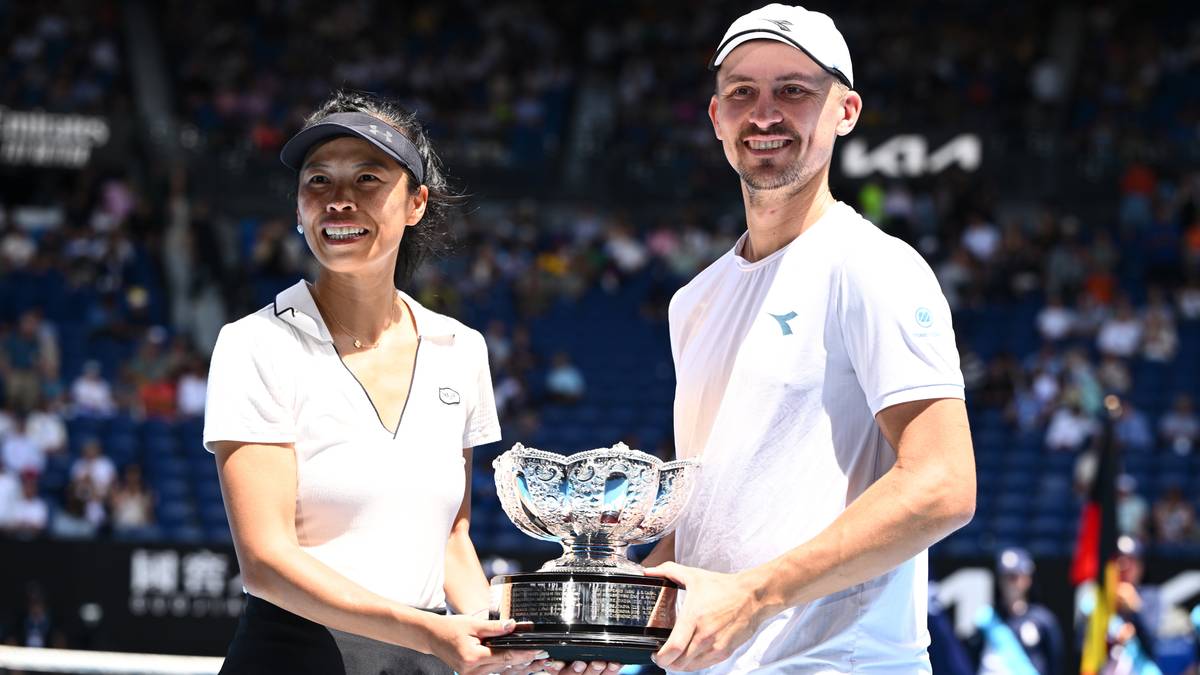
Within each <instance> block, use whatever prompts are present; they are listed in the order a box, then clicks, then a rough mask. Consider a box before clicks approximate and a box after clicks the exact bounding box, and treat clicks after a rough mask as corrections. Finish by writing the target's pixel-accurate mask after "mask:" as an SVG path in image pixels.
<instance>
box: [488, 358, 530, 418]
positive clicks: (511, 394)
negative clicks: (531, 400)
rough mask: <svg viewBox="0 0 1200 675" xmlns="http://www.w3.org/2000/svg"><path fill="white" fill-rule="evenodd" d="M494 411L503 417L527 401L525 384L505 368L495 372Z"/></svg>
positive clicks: (524, 404)
mask: <svg viewBox="0 0 1200 675" xmlns="http://www.w3.org/2000/svg"><path fill="white" fill-rule="evenodd" d="M495 382H496V385H495V389H496V412H497V413H498V414H499V415H500V416H501V418H503V417H504V416H505V415H508V414H512V413H515V412H517V411H519V410H521V409H523V408H524V407H525V406H526V404H527V403H528V400H527V396H526V392H525V385H524V384H523V383H522V382H521V379H520V378H519V377H517V376H516V375H514V374H513V373H512V372H511V371H509V370H508V369H507V368H501V369H500V370H499V371H498V372H497V373H496V378H495Z"/></svg>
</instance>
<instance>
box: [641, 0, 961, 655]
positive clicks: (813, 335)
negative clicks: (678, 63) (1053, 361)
mask: <svg viewBox="0 0 1200 675" xmlns="http://www.w3.org/2000/svg"><path fill="white" fill-rule="evenodd" d="M712 67H713V68H716V69H717V79H716V93H715V95H714V96H713V97H712V100H711V102H710V103H709V116H710V118H711V120H712V124H713V130H714V132H715V134H716V137H717V138H718V139H719V140H720V141H721V143H722V146H723V148H724V151H725V156H726V158H727V159H728V161H729V163H730V164H731V165H732V167H733V168H734V170H735V171H736V172H737V174H738V175H739V177H740V178H741V187H742V196H743V200H744V202H745V208H746V222H747V229H748V232H747V233H746V234H745V235H743V236H742V238H741V239H740V240H739V241H738V242H737V244H736V245H735V247H734V248H733V250H732V251H730V252H729V253H727V254H726V255H725V256H723V257H722V258H720V259H719V260H717V261H716V262H715V263H713V264H712V265H711V266H710V267H709V268H708V269H706V270H704V271H703V272H701V273H700V274H699V275H697V277H696V278H695V279H694V280H692V281H691V282H690V283H689V284H688V285H687V286H686V287H684V288H683V289H681V290H680V291H679V292H678V293H677V294H676V295H675V297H674V299H673V300H672V302H671V308H670V327H671V342H672V350H673V355H674V359H675V367H676V375H677V380H678V382H677V389H676V399H675V439H676V448H677V452H678V454H679V455H680V456H681V457H700V458H701V459H702V461H703V469H702V471H701V477H700V479H699V483H698V484H697V487H696V489H695V492H694V494H693V498H692V501H691V503H690V504H689V506H688V509H687V512H686V513H685V514H684V515H683V517H682V518H681V520H680V524H679V527H678V530H677V531H676V533H675V534H674V535H673V536H671V537H669V538H667V539H666V540H665V541H664V542H663V543H662V544H661V545H660V546H658V547H657V548H656V549H655V550H654V551H653V552H652V553H651V555H650V556H649V557H648V558H647V563H648V564H649V565H655V564H658V565H659V566H658V567H657V568H655V569H652V570H650V573H651V574H654V575H658V576H664V577H668V578H671V579H673V580H675V581H677V582H679V583H681V584H682V585H684V586H685V587H686V588H687V592H686V596H685V599H684V602H683V604H682V606H681V608H680V613H679V617H678V620H677V622H676V624H675V628H674V630H673V632H672V634H671V637H670V638H669V639H668V641H667V643H666V644H665V645H664V646H663V647H662V649H661V650H660V651H659V652H658V653H657V655H656V660H657V662H658V664H659V665H660V666H662V667H664V668H666V669H667V670H671V671H683V670H688V671H691V670H700V669H710V671H711V672H714V673H727V672H748V671H751V670H754V671H756V672H787V673H828V672H855V673H904V674H906V675H910V674H911V673H916V672H929V670H930V666H929V657H928V654H927V651H926V650H927V645H928V642H929V638H928V632H927V629H926V619H925V614H926V602H927V595H926V586H927V583H928V582H927V576H928V573H927V567H928V564H927V558H926V549H927V548H928V547H929V545H930V544H933V543H934V542H936V541H938V540H939V539H941V538H943V537H945V536H946V535H947V534H949V533H950V532H952V531H954V530H955V529H957V528H958V527H960V526H962V525H963V524H964V523H966V522H967V521H969V520H970V518H971V516H972V514H973V512H974V495H975V467H974V460H973V456H972V449H971V438H970V431H969V429H968V426H967V415H966V409H965V406H964V404H963V400H962V399H963V379H962V374H961V372H960V370H959V361H958V353H957V351H956V349H955V343H954V333H953V330H952V328H951V324H950V310H949V307H948V306H947V303H946V300H945V298H944V297H943V295H942V293H941V290H940V289H939V288H938V285H937V281H936V280H935V278H934V276H933V273H932V272H931V270H930V269H929V266H928V265H927V264H926V263H925V261H924V260H922V259H921V258H920V256H919V255H918V254H917V253H916V252H915V251H913V250H912V249H911V248H910V247H909V246H907V245H906V244H904V243H902V242H901V241H899V240H897V239H895V238H893V237H889V236H887V235H885V234H883V233H882V232H880V231H879V230H878V229H877V228H876V227H875V226H873V225H872V224H871V223H870V222H868V221H866V220H864V219H863V218H861V217H860V216H859V215H858V214H857V213H855V211H854V210H853V209H852V208H851V207H850V206H847V205H846V204H843V203H840V202H838V201H836V200H835V199H834V198H833V196H832V195H831V194H830V191H829V186H828V176H829V167H830V160H831V158H832V156H833V144H834V138H835V137H836V136H843V135H846V134H848V133H850V131H851V130H852V129H853V128H854V125H855V123H856V122H857V121H858V118H859V112H860V111H861V109H862V99H861V98H860V97H859V95H858V94H857V93H856V92H854V91H853V90H852V89H851V87H852V86H853V82H854V75H853V70H852V68H851V64H850V55H849V50H848V49H847V47H846V43H845V41H844V40H843V38H842V36H841V34H840V33H839V32H838V30H837V28H836V27H835V26H834V24H833V22H832V21H831V20H830V19H829V17H827V16H825V15H823V14H819V13H816V12H807V11H805V10H804V9H803V8H800V7H787V6H783V5H769V6H767V7H764V8H762V9H760V10H757V11H754V12H751V13H750V14H747V15H746V16H743V17H741V18H740V19H738V20H737V21H735V22H734V23H733V25H731V26H730V28H729V31H728V32H727V33H726V35H725V38H724V40H722V42H721V44H720V46H719V48H718V50H717V53H716V56H715V57H714V58H713V62H712Z"/></svg>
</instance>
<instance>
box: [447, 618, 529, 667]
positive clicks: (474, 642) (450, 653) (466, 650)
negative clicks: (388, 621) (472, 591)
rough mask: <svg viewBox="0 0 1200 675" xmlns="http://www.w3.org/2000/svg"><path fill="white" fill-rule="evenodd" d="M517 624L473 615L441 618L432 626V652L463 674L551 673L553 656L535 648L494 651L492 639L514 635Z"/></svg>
mask: <svg viewBox="0 0 1200 675" xmlns="http://www.w3.org/2000/svg"><path fill="white" fill-rule="evenodd" d="M515 626H516V622H514V621H512V620H509V621H491V620H486V619H479V618H475V617H471V616H444V617H442V616H439V617H434V620H433V621H431V622H430V623H429V624H428V630H429V651H430V652H431V653H432V654H433V655H434V656H436V657H438V658H439V659H441V660H442V662H443V663H445V664H446V665H448V666H450V667H451V668H453V669H454V670H455V672H457V673H458V674H459V675H486V674H487V673H499V672H508V673H516V672H526V673H533V672H540V671H542V670H548V667H547V663H548V659H549V658H550V655H549V654H548V653H546V652H544V651H537V650H533V649H491V648H490V647H488V646H486V645H484V644H483V641H484V640H485V639H487V638H490V637H499V636H501V635H507V634H509V633H511V632H512V630H513V628H514V627H515Z"/></svg>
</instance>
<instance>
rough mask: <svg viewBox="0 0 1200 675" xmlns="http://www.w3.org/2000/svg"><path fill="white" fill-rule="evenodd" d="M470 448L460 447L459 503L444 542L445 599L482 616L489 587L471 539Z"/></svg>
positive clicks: (458, 609)
mask: <svg viewBox="0 0 1200 675" xmlns="http://www.w3.org/2000/svg"><path fill="white" fill-rule="evenodd" d="M473 454H474V453H473V452H472V448H463V472H464V473H465V474H466V481H465V484H464V486H463V498H462V505H461V506H459V507H458V515H456V516H455V517H454V524H453V525H452V526H451V527H450V538H449V539H448V540H447V541H446V581H445V584H444V585H443V589H444V590H445V591H446V601H447V602H448V603H450V606H451V607H453V608H454V611H456V612H458V613H459V614H468V615H472V616H482V617H486V616H487V612H488V605H489V604H490V597H491V596H490V590H489V589H490V587H489V586H488V580H487V577H486V576H484V574H483V566H482V565H480V564H479V554H477V553H476V552H475V544H473V543H472V542H471V467H472V463H471V460H472V457H473Z"/></svg>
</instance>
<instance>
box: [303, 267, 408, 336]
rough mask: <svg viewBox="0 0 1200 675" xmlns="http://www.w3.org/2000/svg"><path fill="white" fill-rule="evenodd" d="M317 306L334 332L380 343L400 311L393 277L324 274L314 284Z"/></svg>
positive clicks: (326, 272)
mask: <svg viewBox="0 0 1200 675" xmlns="http://www.w3.org/2000/svg"><path fill="white" fill-rule="evenodd" d="M312 291H313V296H314V298H315V299H316V301H317V307H318V309H320V311H321V313H322V314H323V315H324V316H325V318H326V319H330V320H329V321H326V326H327V327H328V328H329V329H330V332H338V333H345V334H348V335H349V336H350V337H353V338H355V339H358V340H361V341H362V342H365V343H377V342H378V341H379V338H380V336H381V335H383V333H384V331H386V330H387V329H388V328H389V327H390V326H391V325H392V324H393V323H394V322H395V321H396V318H397V316H398V315H399V312H398V311H397V308H396V304H397V303H398V302H399V300H398V299H397V298H396V286H395V284H394V282H393V281H392V278H391V277H390V276H389V277H381V276H380V277H371V278H367V277H363V276H359V275H348V274H335V273H332V272H328V271H324V272H322V273H321V274H320V275H319V276H318V277H317V280H316V282H314V283H313V284H312Z"/></svg>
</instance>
